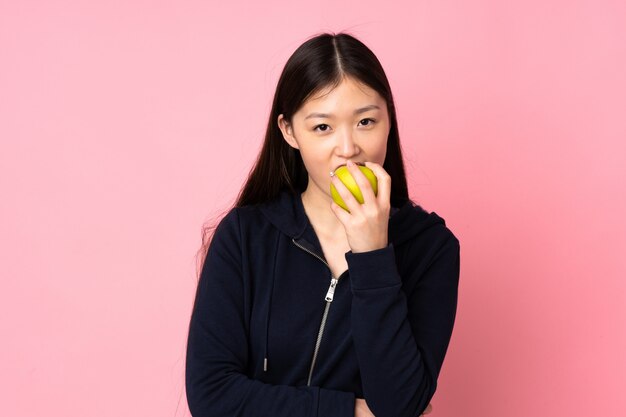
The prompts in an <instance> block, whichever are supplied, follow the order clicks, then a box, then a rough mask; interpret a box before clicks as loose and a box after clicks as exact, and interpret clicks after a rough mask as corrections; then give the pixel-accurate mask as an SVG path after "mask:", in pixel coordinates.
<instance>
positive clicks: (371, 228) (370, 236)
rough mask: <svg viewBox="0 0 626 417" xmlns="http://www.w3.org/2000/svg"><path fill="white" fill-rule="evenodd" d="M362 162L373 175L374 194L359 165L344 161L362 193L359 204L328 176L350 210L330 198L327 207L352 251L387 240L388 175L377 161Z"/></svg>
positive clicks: (379, 245) (381, 244)
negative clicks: (361, 199)
mask: <svg viewBox="0 0 626 417" xmlns="http://www.w3.org/2000/svg"><path fill="white" fill-rule="evenodd" d="M365 166H366V167H368V168H369V169H371V170H372V171H373V172H374V175H376V179H377V180H378V195H374V190H373V189H372V185H371V184H370V182H369V180H368V179H367V178H366V177H365V175H364V174H363V173H362V172H361V170H360V169H359V167H358V166H357V165H356V164H354V163H352V162H351V161H348V163H347V167H348V170H349V171H350V174H352V177H353V178H354V180H355V181H356V183H357V185H358V186H359V188H360V189H361V194H363V204H360V203H359V202H358V201H357V200H356V198H355V197H354V196H353V195H352V193H351V192H350V190H348V188H347V187H346V186H345V185H344V184H343V182H341V180H340V179H339V178H337V176H335V175H333V176H332V177H331V181H332V183H333V184H334V185H335V188H336V189H337V192H338V193H339V195H340V196H341V198H342V199H343V201H344V202H345V203H346V206H348V209H349V210H350V212H349V213H348V212H347V211H346V210H344V209H343V208H341V207H340V206H339V205H338V204H337V203H335V202H334V201H333V202H331V209H332V210H333V212H334V213H335V216H337V218H338V219H339V221H340V222H341V223H342V224H343V227H344V229H345V231H346V236H347V237H348V244H349V245H350V249H352V252H353V253H358V252H368V251H372V250H376V249H382V248H384V247H386V246H387V244H388V235H387V233H388V230H387V229H388V226H389V211H390V208H391V203H390V201H391V177H390V176H389V174H387V172H386V171H385V170H384V169H383V167H382V166H380V165H379V164H376V163H373V162H366V163H365Z"/></svg>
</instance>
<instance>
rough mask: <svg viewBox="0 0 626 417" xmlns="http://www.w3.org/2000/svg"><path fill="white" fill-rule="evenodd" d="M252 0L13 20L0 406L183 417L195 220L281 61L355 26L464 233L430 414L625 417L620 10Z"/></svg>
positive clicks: (3, 35)
mask: <svg viewBox="0 0 626 417" xmlns="http://www.w3.org/2000/svg"><path fill="white" fill-rule="evenodd" d="M250 3H252V2H250ZM258 3H259V4H260V5H249V4H245V3H244V2H240V1H229V2H226V1H220V2H217V1H215V2H210V1H185V2H181V1H179V2H173V1H172V2H165V1H158V2H154V1H119V2H94V1H92V2H78V1H58V0H48V1H39V2H35V1H25V0H20V1H12V2H9V1H8V0H7V1H3V2H2V3H1V4H0V60H1V64H0V137H1V145H2V147H1V150H0V192H1V195H2V197H1V199H0V236H2V239H1V241H0V245H1V246H0V277H1V281H0V286H1V287H0V334H2V343H0V404H1V406H0V414H2V415H4V416H12V417H22V416H29V417H30V416H40V415H45V416H50V417H56V416H90V417H104V416H155V417H172V416H176V417H179V416H187V415H189V412H188V410H187V408H186V402H185V397H184V392H183V388H184V383H183V377H184V349H185V343H186V339H185V338H186V331H187V327H186V326H187V321H188V319H189V314H190V312H191V304H192V301H193V300H192V296H193V291H194V286H195V275H194V274H195V263H194V262H195V260H194V255H195V251H196V250H197V249H198V245H199V243H200V240H199V238H200V227H201V225H202V223H203V222H204V221H205V220H208V219H209V218H210V217H211V216H212V215H215V214H218V213H219V212H221V211H222V210H224V209H225V208H226V207H227V206H228V205H229V204H231V203H232V202H233V200H234V198H235V196H236V194H237V192H238V190H239V188H240V187H241V185H242V181H243V180H244V178H245V176H246V174H247V172H248V170H249V169H250V167H251V165H252V163H253V161H254V158H255V156H256V154H257V152H258V150H259V147H260V143H261V142H260V141H261V138H262V135H263V132H264V129H265V123H266V117H267V114H268V111H269V107H270V102H271V96H272V94H273V89H274V87H275V84H276V81H277V78H278V75H279V73H280V70H281V69H282V66H283V64H284V63H285V60H286V59H287V57H288V56H289V55H290V54H291V53H292V52H293V50H294V49H295V48H296V47H297V46H298V45H299V44H300V43H301V42H303V41H304V40H305V39H306V38H307V37H309V36H311V35H313V34H316V33H318V32H320V31H323V30H332V31H341V30H348V31H350V32H351V33H353V34H354V35H356V36H357V37H360V38H361V39H362V40H363V41H364V42H365V43H367V44H368V45H369V46H370V47H371V48H372V49H373V50H374V52H376V53H377V55H378V56H379V58H380V59H381V61H382V63H383V65H384V67H385V69H386V71H387V73H388V76H389V78H390V81H391V84H392V87H393V89H394V93H395V96H396V99H397V106H398V109H399V118H400V128H401V138H402V140H403V147H404V152H405V156H406V159H407V161H406V162H407V167H408V169H409V175H410V177H409V179H410V190H411V194H412V197H413V198H414V199H415V200H417V201H418V202H420V203H421V204H422V205H423V206H424V207H425V208H426V209H428V210H430V211H435V212H437V213H438V214H440V215H441V216H443V217H444V218H445V219H446V220H447V222H448V225H449V226H450V227H451V229H452V230H453V231H454V232H455V234H456V235H457V236H458V237H459V239H460V241H461V252H462V265H461V284H460V301H459V309H458V319H457V325H456V327H455V332H454V335H453V338H452V342H451V346H450V349H449V352H448V356H447V358H446V363H445V364H444V367H443V370H442V374H441V377H440V380H439V389H438V391H437V394H436V396H435V398H434V399H433V405H434V412H433V414H432V415H433V416H436V417H446V416H450V417H452V416H455V417H456V416H461V415H462V416H465V417H471V416H494V417H495V416H507V417H509V416H510V417H517V416H527V415H530V414H539V415H544V416H567V415H583V414H590V415H594V416H618V415H625V414H624V413H625V410H626V399H625V398H626V396H625V395H624V394H623V390H624V388H626V377H625V376H624V375H625V374H626V355H625V354H624V352H625V351H626V334H625V330H624V329H626V308H625V307H624V306H625V305H626V284H625V281H624V277H625V276H626V220H624V213H626V168H625V166H626V164H625V160H626V158H625V155H626V145H624V143H625V139H626V116H625V115H626V77H625V76H624V74H626V46H625V45H626V7H625V3H624V2H623V1H621V0H615V1H608V0H607V1H599V0H587V1H565V0H561V1H556V0H554V1H547V0H531V1H528V0H527V1H516V2H514V1H496V0H493V1H487V0H482V1H480V0H479V1H475V2H467V1H458V0H457V1H442V0H437V1H403V2H396V3H395V4H394V7H393V8H392V9H390V8H389V7H387V6H385V5H383V3H381V2H380V1H368V0H361V1H358V2H356V1H352V2H348V1H337V0H333V1H331V0H324V1H320V2H308V3H301V4H294V3H296V2H293V1H264V2H258Z"/></svg>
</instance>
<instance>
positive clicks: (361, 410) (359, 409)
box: [354, 398, 433, 417]
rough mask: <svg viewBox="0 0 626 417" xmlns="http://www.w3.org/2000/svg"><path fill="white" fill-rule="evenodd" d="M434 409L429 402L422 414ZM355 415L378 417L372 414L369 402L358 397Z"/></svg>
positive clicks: (357, 416)
mask: <svg viewBox="0 0 626 417" xmlns="http://www.w3.org/2000/svg"><path fill="white" fill-rule="evenodd" d="M431 411H433V406H432V405H430V404H428V406H427V407H426V410H424V412H423V413H422V414H421V415H422V416H423V415H425V414H428V413H430V412H431ZM354 417H376V416H374V414H372V411H371V410H370V408H369V407H368V406H367V403H366V402H365V400H364V399H363V398H357V399H356V403H355V404H354Z"/></svg>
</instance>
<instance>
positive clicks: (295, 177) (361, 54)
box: [198, 32, 409, 270]
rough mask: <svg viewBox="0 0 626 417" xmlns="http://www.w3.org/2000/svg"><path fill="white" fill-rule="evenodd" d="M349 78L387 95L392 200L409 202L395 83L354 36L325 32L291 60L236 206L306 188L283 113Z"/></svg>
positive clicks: (206, 240)
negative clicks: (287, 137)
mask: <svg viewBox="0 0 626 417" xmlns="http://www.w3.org/2000/svg"><path fill="white" fill-rule="evenodd" d="M344 77H351V78H354V79H356V80H358V81H360V82H362V83H363V84H366V85H367V86H369V87H370V88H372V89H373V90H375V91H376V92H378V94H380V96H381V97H382V98H383V99H385V101H386V103H387V112H388V114H389V122H390V130H389V136H388V139H387V154H386V155H385V162H384V164H383V168H384V169H385V171H387V173H388V174H389V175H390V176H391V201H390V203H391V205H392V206H395V207H399V206H401V205H402V204H403V203H404V202H406V201H407V200H408V198H409V197H408V190H407V184H406V175H405V171H404V161H403V158H402V151H401V148H400V137H399V134H398V122H397V119H396V109H395V104H394V101H393V96H392V94H391V87H390V86H389V81H388V80H387V76H386V75H385V71H384V70H383V67H382V65H381V64H380V62H379V61H378V58H376V55H374V53H373V52H372V51H371V50H370V49H369V48H368V47H367V46H365V44H363V43H362V42H361V41H359V40H358V39H356V38H355V37H354V36H352V35H350V34H348V33H345V32H341V33H338V34H334V33H322V34H319V35H316V36H313V37H311V38H309V39H308V40H307V41H305V42H304V43H303V44H302V45H300V46H299V47H298V48H297V49H296V50H295V52H294V53H293V54H292V55H291V57H290V58H289V59H288V60H287V63H286V64H285V67H284V68H283V71H282V73H281V75H280V78H279V80H278V85H277V86H276V92H275V94H274V101H273V103H272V110H271V111H270V115H269V119H268V122H267V129H266V132H265V140H264V142H263V147H262V149H261V151H260V153H259V156H258V157H257V160H256V162H255V164H254V166H253V167H252V169H251V170H250V173H249V174H248V178H247V180H246V182H245V184H244V186H243V188H242V189H241V191H240V192H239V195H238V197H237V200H236V202H235V204H234V206H233V207H242V206H247V205H253V204H260V203H263V202H266V201H269V200H271V199H273V198H274V197H276V196H278V194H280V192H281V191H282V190H283V189H287V190H289V191H290V192H292V193H302V192H303V191H304V190H305V189H306V187H307V184H308V173H307V170H306V168H305V166H304V162H303V161H302V157H301V155H300V151H299V150H298V149H295V148H293V147H291V146H290V145H289V144H288V143H287V142H286V141H285V140H284V138H283V136H282V132H281V131H280V128H279V127H278V122H277V120H278V116H279V115H280V114H282V115H283V117H284V118H285V120H286V121H287V122H289V123H291V122H292V118H293V115H294V113H296V112H297V111H298V110H299V109H300V107H301V106H302V105H303V104H304V102H305V101H306V100H307V99H308V98H309V97H312V96H314V95H315V94H317V93H318V92H320V91H322V90H325V89H327V88H329V87H330V88H331V89H332V88H334V87H336V86H338V85H339V84H340V83H341V81H342V80H343V78H344ZM218 220H219V219H218ZM216 224H217V222H214V223H213V224H210V225H205V226H204V228H203V233H202V243H203V244H202V248H201V249H200V251H199V255H201V257H200V259H204V258H205V256H206V252H207V250H208V247H209V244H210V237H211V230H212V229H214V228H215V226H216ZM198 269H199V270H200V269H201V265H198Z"/></svg>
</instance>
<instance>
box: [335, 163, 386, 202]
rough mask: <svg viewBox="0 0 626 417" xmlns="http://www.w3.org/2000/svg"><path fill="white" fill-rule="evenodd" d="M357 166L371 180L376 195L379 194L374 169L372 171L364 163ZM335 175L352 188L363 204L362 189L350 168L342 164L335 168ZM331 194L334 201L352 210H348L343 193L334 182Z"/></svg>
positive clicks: (354, 194)
mask: <svg viewBox="0 0 626 417" xmlns="http://www.w3.org/2000/svg"><path fill="white" fill-rule="evenodd" d="M357 166H358V167H359V169H360V170H361V172H362V173H363V174H364V175H365V177H366V178H367V179H368V180H369V182H370V184H371V185H372V190H374V195H378V181H377V179H376V175H374V171H372V170H371V169H369V168H368V167H366V166H364V165H357ZM334 175H335V176H336V177H337V178H339V180H341V182H342V183H343V184H344V185H345V186H346V188H347V189H348V190H350V192H351V193H352V195H353V196H354V198H356V200H357V201H358V202H359V203H360V204H363V202H364V200H363V194H361V190H360V189H359V186H358V184H357V183H356V181H355V180H354V177H353V176H352V174H350V170H349V169H348V167H347V166H345V165H342V166H340V167H339V168H337V169H336V170H335V173H334ZM330 194H331V196H332V197H333V201H334V202H335V203H337V204H338V205H339V206H340V207H341V208H343V209H344V210H346V211H347V212H348V213H349V212H350V210H348V206H347V205H346V203H345V202H344V201H343V199H342V198H341V195H340V194H339V191H337V189H336V188H335V185H334V184H333V183H332V182H331V183H330Z"/></svg>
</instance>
